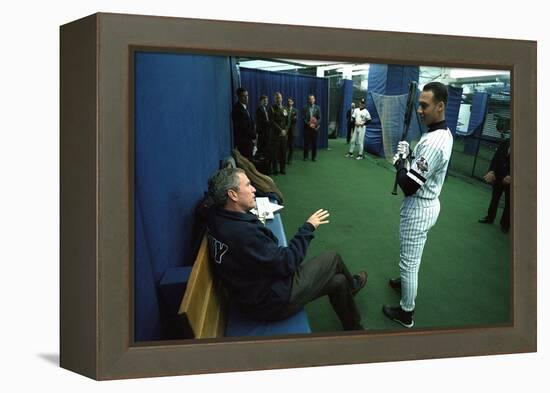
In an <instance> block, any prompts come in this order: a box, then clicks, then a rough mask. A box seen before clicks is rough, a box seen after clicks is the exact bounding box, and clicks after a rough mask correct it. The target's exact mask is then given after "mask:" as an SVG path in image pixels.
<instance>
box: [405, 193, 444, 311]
mask: <svg viewBox="0 0 550 393" xmlns="http://www.w3.org/2000/svg"><path fill="white" fill-rule="evenodd" d="M439 209H440V206H439V199H422V198H416V197H414V196H413V197H406V198H405V199H404V200H403V204H402V205H401V212H400V217H401V221H400V224H399V240H400V250H399V257H400V261H399V271H400V275H401V302H400V304H401V308H402V309H403V310H405V311H412V310H414V306H415V303H414V300H415V299H416V294H417V291H418V270H419V269H420V262H421V260H422V251H423V250H424V244H425V243H426V238H427V236H428V231H429V230H430V228H431V227H432V226H433V225H434V224H435V222H436V221H437V217H438V215H439Z"/></svg>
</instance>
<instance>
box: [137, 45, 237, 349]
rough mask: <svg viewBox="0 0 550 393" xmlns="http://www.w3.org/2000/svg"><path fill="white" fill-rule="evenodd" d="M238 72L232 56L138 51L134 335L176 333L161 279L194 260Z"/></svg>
mask: <svg viewBox="0 0 550 393" xmlns="http://www.w3.org/2000/svg"><path fill="white" fill-rule="evenodd" d="M233 76H234V75H233V74H232V66H231V59H230V58H229V57H222V56H196V55H187V54H171V53H151V52H139V53H136V55H135V90H134V91H135V108H134V109H135V131H134V132H135V138H134V139H135V168H134V169H135V179H134V185H135V192H134V202H135V212H134V214H135V228H134V235H135V236H134V239H135V249H134V252H135V269H134V271H135V275H134V289H135V298H134V301H135V321H134V322H135V331H134V333H135V339H136V341H143V340H160V339H169V338H172V337H173V334H172V333H173V332H172V331H171V330H170V326H171V325H170V321H171V320H172V318H173V312H174V311H175V310H168V309H167V308H166V304H165V303H166V302H163V299H162V297H161V296H160V295H159V283H160V280H161V278H162V275H163V273H164V272H165V270H166V269H168V268H170V267H175V266H183V265H189V264H191V263H192V262H193V258H194V255H193V253H194V247H195V243H194V242H195V240H196V239H194V236H195V237H196V235H197V234H195V233H193V230H192V228H193V226H194V209H195V207H196V205H197V204H198V202H199V201H200V200H201V198H202V197H203V194H204V192H205V191H206V188H207V179H208V177H209V176H210V175H211V174H212V173H213V172H214V171H215V170H216V169H218V165H219V160H220V159H222V158H224V157H226V156H228V155H229V154H230V151H231V129H230V124H231V103H232V96H233V92H232V91H231V89H232V77H233ZM182 295H183V294H182Z"/></svg>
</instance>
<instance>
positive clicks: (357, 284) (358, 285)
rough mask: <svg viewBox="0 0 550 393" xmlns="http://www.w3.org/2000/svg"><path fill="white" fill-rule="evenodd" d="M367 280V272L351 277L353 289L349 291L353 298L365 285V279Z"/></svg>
mask: <svg viewBox="0 0 550 393" xmlns="http://www.w3.org/2000/svg"><path fill="white" fill-rule="evenodd" d="M368 278H369V275H368V273H367V272H365V271H363V272H359V274H354V275H353V282H354V285H353V288H352V289H351V293H352V295H353V296H355V295H356V294H357V293H358V292H359V291H360V290H361V289H362V288H363V287H364V286H365V284H366V283H367V279H368Z"/></svg>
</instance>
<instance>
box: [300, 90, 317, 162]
mask: <svg viewBox="0 0 550 393" xmlns="http://www.w3.org/2000/svg"><path fill="white" fill-rule="evenodd" d="M307 101H308V104H307V105H306V106H305V107H304V110H303V112H302V119H303V120H304V161H306V160H307V159H308V158H309V149H310V147H311V161H315V158H316V157H317V135H318V134H319V128H320V127H321V108H320V107H319V106H318V105H315V96H314V95H313V94H310V95H309V96H308V98H307Z"/></svg>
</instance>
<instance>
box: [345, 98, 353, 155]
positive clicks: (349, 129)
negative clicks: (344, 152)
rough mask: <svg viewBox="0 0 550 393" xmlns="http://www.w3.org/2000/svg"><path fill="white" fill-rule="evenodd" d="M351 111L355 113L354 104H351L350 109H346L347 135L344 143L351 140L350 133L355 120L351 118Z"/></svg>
mask: <svg viewBox="0 0 550 393" xmlns="http://www.w3.org/2000/svg"><path fill="white" fill-rule="evenodd" d="M353 111H355V102H352V103H351V107H350V108H349V109H348V111H347V113H346V119H347V121H348V135H347V137H346V141H347V142H348V145H349V141H350V140H351V132H352V131H353V129H354V128H355V119H354V118H353Z"/></svg>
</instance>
